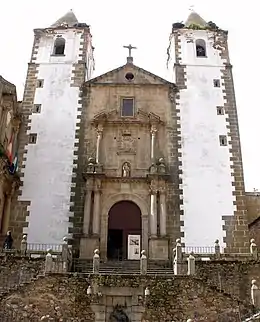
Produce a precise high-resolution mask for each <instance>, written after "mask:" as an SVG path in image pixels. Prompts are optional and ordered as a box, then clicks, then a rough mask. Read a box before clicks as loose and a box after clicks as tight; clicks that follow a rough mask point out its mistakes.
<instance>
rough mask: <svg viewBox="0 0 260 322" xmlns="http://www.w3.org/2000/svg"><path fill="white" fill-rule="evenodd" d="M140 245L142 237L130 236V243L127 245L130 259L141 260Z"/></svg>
mask: <svg viewBox="0 0 260 322" xmlns="http://www.w3.org/2000/svg"><path fill="white" fill-rule="evenodd" d="M140 244H141V236H140V235H128V243H127V246H128V247H127V252H128V256H127V258H128V259H132V260H138V259H140Z"/></svg>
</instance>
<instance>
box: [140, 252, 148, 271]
mask: <svg viewBox="0 0 260 322" xmlns="http://www.w3.org/2000/svg"><path fill="white" fill-rule="evenodd" d="M146 273H147V256H146V255H145V250H142V251H141V258H140V274H142V275H145V274H146Z"/></svg>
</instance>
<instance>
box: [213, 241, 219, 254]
mask: <svg viewBox="0 0 260 322" xmlns="http://www.w3.org/2000/svg"><path fill="white" fill-rule="evenodd" d="M214 247H215V254H216V255H220V245H219V240H218V239H216V240H215V245H214Z"/></svg>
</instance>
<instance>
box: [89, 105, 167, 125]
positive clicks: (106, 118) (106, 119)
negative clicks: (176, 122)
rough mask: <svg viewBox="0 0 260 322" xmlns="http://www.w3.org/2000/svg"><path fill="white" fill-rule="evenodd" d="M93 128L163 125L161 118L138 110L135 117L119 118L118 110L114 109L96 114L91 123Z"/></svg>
mask: <svg viewBox="0 0 260 322" xmlns="http://www.w3.org/2000/svg"><path fill="white" fill-rule="evenodd" d="M91 123H92V124H93V125H94V126H97V125H98V124H103V125H105V124H113V125H114V124H142V125H152V124H158V125H159V124H163V123H164V122H163V121H162V120H161V118H160V117H159V116H158V115H156V114H155V113H152V112H149V113H147V112H145V111H143V110H142V109H138V111H137V113H136V115H135V117H121V115H120V113H119V111H118V110H116V109H114V110H112V111H110V112H106V111H102V112H100V113H98V114H96V115H95V116H94V118H93V120H92V122H91Z"/></svg>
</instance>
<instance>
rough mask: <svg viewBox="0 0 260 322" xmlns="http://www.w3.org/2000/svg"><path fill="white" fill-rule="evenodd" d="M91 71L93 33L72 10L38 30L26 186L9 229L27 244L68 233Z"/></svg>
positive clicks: (25, 137) (23, 138) (24, 156)
mask: <svg viewBox="0 0 260 322" xmlns="http://www.w3.org/2000/svg"><path fill="white" fill-rule="evenodd" d="M93 69H94V58H93V47H92V36H91V33H90V28H89V26H88V25H87V24H86V23H80V22H79V21H78V20H77V18H76V16H75V14H74V13H73V12H72V11H69V12H68V13H67V14H65V15H64V16H63V17H61V18H60V19H59V20H57V21H56V22H55V23H54V24H53V25H51V26H50V27H48V28H43V29H35V30H34V44H33V49H32V56H31V60H30V62H29V67H28V73H27V79H26V85H25V91H24V98H23V106H22V113H23V119H24V123H23V128H22V129H21V134H20V150H19V162H20V164H19V169H20V173H21V176H22V179H23V185H22V187H21V188H20V191H19V196H17V201H16V204H15V205H14V207H13V213H12V225H13V227H10V228H11V229H12V230H13V232H14V236H15V238H18V239H19V238H21V236H22V234H23V233H26V234H27V235H28V242H29V243H44V244H55V243H60V242H61V241H62V238H63V237H64V236H65V235H68V233H69V227H70V226H71V223H70V217H72V216H73V214H72V213H71V211H70V209H71V208H70V207H71V206H72V202H71V195H72V194H73V187H72V185H73V184H72V181H73V180H72V178H73V176H74V171H75V165H74V164H75V159H76V158H77V156H76V154H77V143H78V135H79V118H80V115H81V110H82V101H81V85H82V84H83V83H84V81H86V80H88V79H89V78H90V77H91V75H92V72H93ZM17 222H19V227H17ZM12 225H11V226H12ZM22 226H23V228H21V227H22ZM21 230H22V231H21Z"/></svg>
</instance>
